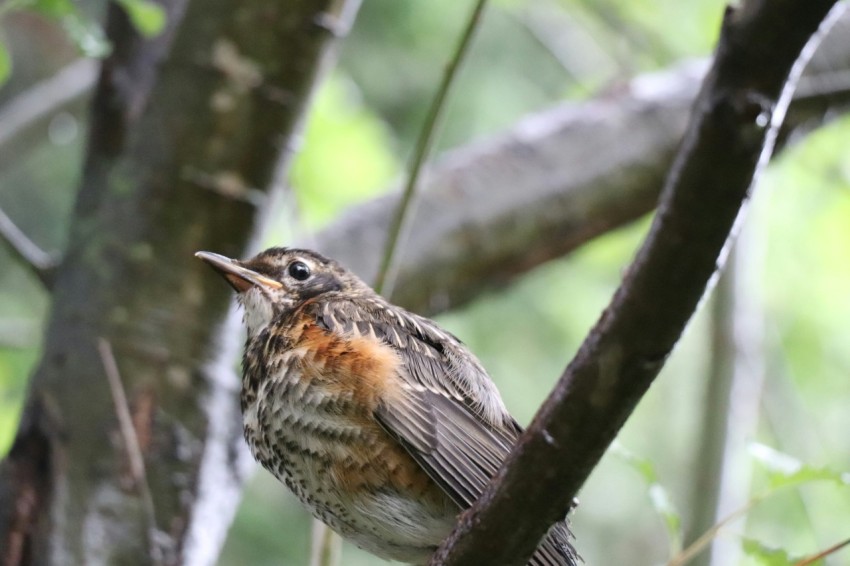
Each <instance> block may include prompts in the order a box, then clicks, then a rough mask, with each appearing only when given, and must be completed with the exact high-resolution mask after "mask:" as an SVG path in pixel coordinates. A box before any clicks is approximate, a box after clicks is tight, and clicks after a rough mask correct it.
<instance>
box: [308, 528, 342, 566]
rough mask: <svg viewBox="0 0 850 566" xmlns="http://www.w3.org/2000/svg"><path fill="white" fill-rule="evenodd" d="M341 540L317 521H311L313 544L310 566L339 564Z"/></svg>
mask: <svg viewBox="0 0 850 566" xmlns="http://www.w3.org/2000/svg"><path fill="white" fill-rule="evenodd" d="M341 549H342V539H341V538H340V537H339V535H338V534H336V533H335V532H334V530H333V529H331V528H330V527H329V526H327V525H326V524H324V523H323V522H322V521H320V520H319V519H313V543H312V550H311V552H310V566H334V565H335V564H338V563H339V558H340V554H341V552H340V551H341Z"/></svg>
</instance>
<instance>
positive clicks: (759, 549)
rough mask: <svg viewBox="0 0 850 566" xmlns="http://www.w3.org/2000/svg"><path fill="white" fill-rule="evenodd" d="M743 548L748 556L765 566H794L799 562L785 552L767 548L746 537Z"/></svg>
mask: <svg viewBox="0 0 850 566" xmlns="http://www.w3.org/2000/svg"><path fill="white" fill-rule="evenodd" d="M741 547H742V548H743V549H744V552H745V553H746V554H747V556H749V557H750V558H754V559H755V560H756V561H757V562H758V563H759V564H763V565H764V566H793V565H794V563H796V562H797V561H796V559H792V558H791V556H790V555H789V554H788V553H787V552H785V550H783V549H781V548H773V547H769V546H766V545H764V544H762V543H761V542H759V541H757V540H755V539H751V538H746V537H745V538H744V539H743V540H742V541H741Z"/></svg>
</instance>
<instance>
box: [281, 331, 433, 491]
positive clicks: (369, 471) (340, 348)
mask: <svg viewBox="0 0 850 566" xmlns="http://www.w3.org/2000/svg"><path fill="white" fill-rule="evenodd" d="M302 328H303V333H302V335H301V337H300V339H299V340H298V341H297V342H296V346H295V350H300V351H301V352H302V354H301V356H300V357H301V361H302V365H303V371H304V374H303V377H305V378H307V379H311V380H318V384H317V383H316V381H313V384H317V385H319V386H320V387H321V389H322V390H323V391H324V392H325V393H327V394H328V396H330V397H335V398H338V399H348V400H351V401H353V403H349V404H347V405H348V407H356V409H354V413H353V414H348V415H347V416H348V418H349V419H350V422H351V423H352V424H354V425H355V426H358V427H360V430H361V436H360V439H359V441H358V443H357V444H356V446H355V445H353V446H351V447H350V451H349V452H348V458H345V459H340V460H338V461H336V462H334V464H332V466H331V473H332V474H333V476H334V478H335V479H336V481H337V482H338V483H339V484H340V485H343V486H345V489H346V490H347V491H349V492H350V493H357V492H361V491H365V492H370V491H374V490H375V489H378V488H381V487H382V486H383V487H392V488H395V489H397V490H399V491H403V492H410V493H413V494H416V496H417V497H423V498H425V499H427V500H428V501H429V502H430V504H434V505H437V504H439V505H446V504H447V503H446V501H447V498H446V495H445V494H444V493H443V492H442V491H441V490H440V489H439V488H438V487H437V485H436V484H434V482H433V481H432V480H431V479H430V477H428V475H427V474H426V473H425V471H424V470H422V468H421V467H420V466H419V465H418V464H416V462H415V461H414V460H413V458H412V457H411V456H410V455H409V454H408V453H407V451H406V450H405V449H404V448H403V447H402V446H401V444H399V443H398V442H397V441H396V440H394V439H393V438H392V437H390V435H389V434H388V433H387V432H386V431H385V430H384V429H383V427H381V425H380V424H379V423H378V421H377V420H376V419H375V417H374V412H375V410H376V409H377V407H378V406H379V405H380V404H385V405H388V406H390V407H394V408H396V409H398V410H403V409H402V406H403V405H404V404H405V402H406V401H405V391H404V387H403V383H404V382H403V381H402V378H401V377H400V376H399V372H400V371H403V369H402V367H401V366H402V361H401V358H400V357H399V355H398V354H397V353H396V352H395V351H394V350H393V349H392V348H391V347H390V346H388V345H386V344H383V343H381V342H379V341H378V340H376V339H375V338H373V337H368V336H359V335H354V334H351V335H338V334H335V333H333V332H328V331H326V330H325V329H323V328H321V327H319V326H316V325H315V324H308V325H305V326H304V327H302Z"/></svg>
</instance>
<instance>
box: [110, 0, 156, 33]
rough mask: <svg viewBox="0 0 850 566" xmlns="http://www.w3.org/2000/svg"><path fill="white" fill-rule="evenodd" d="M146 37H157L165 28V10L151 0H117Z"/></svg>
mask: <svg viewBox="0 0 850 566" xmlns="http://www.w3.org/2000/svg"><path fill="white" fill-rule="evenodd" d="M117 2H118V3H119V4H120V5H121V6H122V7H123V8H124V10H126V12H127V15H128V16H129V17H130V21H132V22H133V25H134V26H136V29H137V30H138V31H139V33H140V34H142V35H143V36H144V37H148V38H150V37H155V36H157V35H159V34H160V32H162V30H163V28H165V10H163V9H162V6H160V5H159V4H154V3H153V2H151V1H150V0H117Z"/></svg>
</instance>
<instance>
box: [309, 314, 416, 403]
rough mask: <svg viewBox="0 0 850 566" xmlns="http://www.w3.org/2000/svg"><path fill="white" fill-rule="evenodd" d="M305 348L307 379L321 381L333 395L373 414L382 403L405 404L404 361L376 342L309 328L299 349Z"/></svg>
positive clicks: (312, 326)
mask: <svg viewBox="0 0 850 566" xmlns="http://www.w3.org/2000/svg"><path fill="white" fill-rule="evenodd" d="M302 348H303V358H302V361H303V362H304V366H305V367H304V370H305V373H307V374H308V375H307V376H306V377H308V378H311V379H318V380H320V381H321V383H322V385H323V388H324V389H325V391H326V392H327V393H328V394H329V395H339V396H340V397H348V398H350V399H351V400H352V401H354V403H355V405H356V406H358V407H360V408H362V409H366V410H367V411H368V412H369V413H371V412H372V411H374V410H375V409H376V408H377V407H378V405H379V404H380V403H381V402H384V403H386V404H388V405H390V406H392V405H395V404H396V403H398V402H402V401H403V399H404V388H403V382H402V380H401V377H400V372H401V371H403V369H402V367H401V366H402V361H401V358H400V357H399V355H398V354H397V353H396V352H395V351H394V350H393V348H392V347H390V346H388V345H386V344H384V343H382V342H380V341H378V340H376V339H375V338H373V337H369V336H359V335H338V334H336V333H333V332H328V331H327V330H325V329H323V328H321V327H319V326H316V325H315V324H308V325H305V326H304V327H303V333H302V334H301V337H300V339H299V340H298V341H297V342H296V345H295V349H302Z"/></svg>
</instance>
